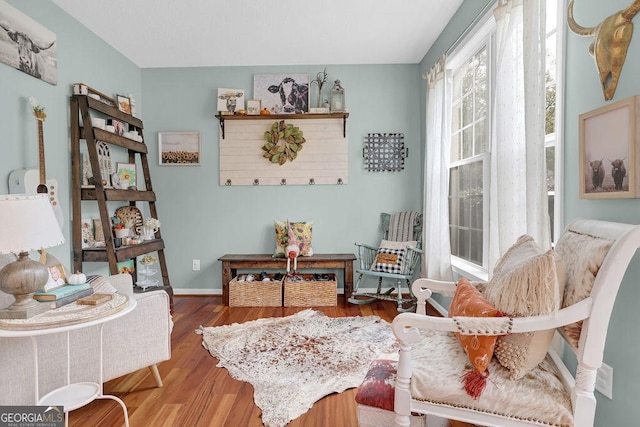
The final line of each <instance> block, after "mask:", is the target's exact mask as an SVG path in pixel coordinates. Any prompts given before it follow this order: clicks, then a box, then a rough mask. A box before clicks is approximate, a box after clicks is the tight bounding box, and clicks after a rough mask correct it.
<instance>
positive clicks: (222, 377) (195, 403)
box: [69, 296, 432, 427]
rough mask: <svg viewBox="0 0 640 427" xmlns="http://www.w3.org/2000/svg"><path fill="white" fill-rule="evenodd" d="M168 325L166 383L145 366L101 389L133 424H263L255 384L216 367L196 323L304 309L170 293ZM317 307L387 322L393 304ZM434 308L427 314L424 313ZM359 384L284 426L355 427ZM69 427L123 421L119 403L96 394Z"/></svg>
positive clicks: (106, 426)
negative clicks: (246, 304) (170, 325)
mask: <svg viewBox="0 0 640 427" xmlns="http://www.w3.org/2000/svg"><path fill="white" fill-rule="evenodd" d="M173 310H174V312H173V321H174V327H173V332H172V355H171V360H168V361H166V362H163V363H161V364H160V365H159V370H160V375H161V376H162V380H163V382H164V387H162V388H157V387H156V386H155V382H154V380H153V376H152V374H151V372H150V371H149V370H148V369H143V370H140V371H137V372H134V373H132V374H130V375H126V376H124V377H121V378H117V379H115V380H112V381H109V382H108V383H106V384H105V386H104V392H105V394H113V395H115V396H118V397H119V398H121V399H122V400H123V401H124V403H125V405H126V406H127V408H128V411H129V424H130V426H131V427H143V426H144V427H147V426H153V427H156V426H167V427H168V426H171V427H173V426H176V427H177V426H180V427H200V426H203V427H204V426H211V427H222V426H227V427H244V426H247V427H254V426H262V425H263V424H262V421H261V418H260V410H259V409H258V407H256V406H255V404H254V403H253V387H252V386H251V385H249V384H248V383H245V382H240V381H236V380H234V379H232V378H231V377H230V376H229V374H228V373H227V370H226V369H223V368H217V367H216V364H217V359H215V358H213V357H212V356H211V355H210V354H209V352H208V351H207V350H205V349H204V348H203V347H202V345H201V342H202V336H200V335H197V334H196V333H195V332H194V331H195V330H196V328H198V326H200V325H203V326H220V325H226V324H231V323H234V322H237V323H242V322H246V321H249V320H255V319H259V318H263V317H284V316H289V315H291V314H294V313H297V312H298V311H301V310H304V308H289V307H275V308H262V307H255V308H237V307H234V308H229V307H227V306H224V305H222V298H221V297H202V296H197V297H196V296H174V307H173ZM317 310H319V311H322V312H324V313H325V314H326V315H327V316H331V317H344V316H368V315H377V316H379V317H380V318H382V319H384V320H387V321H389V322H390V321H392V320H393V318H394V317H395V316H396V315H397V310H396V304H395V303H393V302H390V301H377V302H375V303H372V304H369V305H360V306H358V305H353V304H349V303H345V302H344V299H343V298H342V297H341V296H340V297H339V298H338V306H336V307H319V308H317ZM430 314H432V313H430ZM356 392H357V389H351V390H347V391H345V392H343V393H340V394H332V395H329V396H326V397H325V398H323V399H321V400H319V401H318V402H316V403H315V404H314V405H313V407H312V408H311V409H310V410H309V411H308V412H307V413H305V414H303V415H302V416H300V417H299V418H297V419H295V420H293V421H291V422H290V423H289V424H288V427H303V426H304V427H316V426H317V427H325V426H336V427H338V426H340V427H342V426H344V427H351V426H353V427H356V426H357V425H358V421H357V418H356V405H355V400H354V399H355V395H356ZM69 421H70V425H71V426H74V427H98V426H104V427H112V426H121V425H124V419H123V414H122V408H121V407H120V405H118V404H117V403H116V402H115V401H113V400H106V399H105V400H97V401H94V402H92V403H90V404H89V405H87V406H85V407H83V408H80V409H77V410H75V411H72V412H71V413H70V417H69Z"/></svg>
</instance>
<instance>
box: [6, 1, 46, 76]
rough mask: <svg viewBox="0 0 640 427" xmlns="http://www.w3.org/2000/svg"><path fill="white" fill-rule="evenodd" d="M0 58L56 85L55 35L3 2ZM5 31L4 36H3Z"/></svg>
mask: <svg viewBox="0 0 640 427" xmlns="http://www.w3.org/2000/svg"><path fill="white" fill-rule="evenodd" d="M0 16H1V17H2V22H1V23H0V31H2V34H3V42H2V44H3V48H2V50H3V55H0V61H2V62H4V63H5V64H7V65H9V66H10V67H13V68H15V69H17V70H20V71H22V72H24V73H27V74H29V75H30V76H32V77H35V78H37V79H40V80H44V81H45V82H47V83H49V84H52V85H54V86H55V85H57V84H58V58H57V49H58V45H57V43H56V34H55V33H54V32H52V31H50V30H49V29H48V28H46V27H44V26H43V25H41V24H39V23H38V22H36V21H34V20H33V19H31V18H30V17H29V16H27V15H25V14H24V13H22V12H21V11H19V10H18V9H16V8H14V7H13V6H11V5H9V4H8V3H6V2H0ZM5 34H6V36H5Z"/></svg>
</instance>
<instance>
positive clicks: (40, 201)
mask: <svg viewBox="0 0 640 427" xmlns="http://www.w3.org/2000/svg"><path fill="white" fill-rule="evenodd" d="M62 243H64V236H63V235H62V231H61V230H60V226H59V225H58V221H57V220H56V216H55V213H54V212H53V208H52V207H51V203H50V202H49V196H48V195H47V194H33V195H27V194H9V195H0V254H9V253H16V254H18V260H17V261H14V262H12V263H10V264H8V265H6V266H5V267H4V268H3V269H2V270H0V289H1V290H2V291H4V292H6V293H8V294H11V295H13V296H14V297H15V299H16V300H15V302H14V303H13V304H11V305H10V306H9V307H7V308H4V309H2V310H0V319H28V318H29V317H32V316H34V315H36V314H38V313H42V312H43V311H46V310H47V308H48V307H47V304H41V303H39V302H38V301H36V300H35V299H33V293H34V292H35V291H37V290H39V289H42V288H43V287H44V285H45V283H47V280H48V278H49V271H48V270H47V267H46V266H45V265H44V264H42V263H40V262H38V261H34V260H32V259H30V258H29V251H32V250H38V249H45V248H50V247H52V246H58V245H61V244H62Z"/></svg>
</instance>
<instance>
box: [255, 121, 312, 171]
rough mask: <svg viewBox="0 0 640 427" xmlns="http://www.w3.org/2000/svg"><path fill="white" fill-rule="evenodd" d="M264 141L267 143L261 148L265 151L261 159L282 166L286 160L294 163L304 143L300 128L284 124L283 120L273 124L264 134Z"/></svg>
mask: <svg viewBox="0 0 640 427" xmlns="http://www.w3.org/2000/svg"><path fill="white" fill-rule="evenodd" d="M264 139H265V141H267V143H266V144H265V145H263V146H262V150H264V151H265V153H264V154H263V157H264V158H267V159H269V161H271V163H278V164H279V165H284V164H285V163H286V162H287V160H289V161H291V162H292V161H294V160H295V159H296V157H298V152H299V151H300V150H302V144H304V143H305V142H306V139H305V138H304V135H303V134H302V131H301V130H300V128H299V127H297V126H293V125H292V124H285V122H284V120H280V121H276V122H274V123H273V124H272V125H271V128H270V129H269V130H268V131H267V132H265V133H264ZM280 140H282V143H280Z"/></svg>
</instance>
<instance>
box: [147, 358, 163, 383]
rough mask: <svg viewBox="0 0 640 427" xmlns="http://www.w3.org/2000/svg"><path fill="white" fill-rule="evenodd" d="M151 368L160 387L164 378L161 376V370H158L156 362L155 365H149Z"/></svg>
mask: <svg viewBox="0 0 640 427" xmlns="http://www.w3.org/2000/svg"><path fill="white" fill-rule="evenodd" d="M149 370H150V371H151V373H152V374H153V379H155V380H156V385H157V386H158V387H162V378H161V377H160V371H158V365H156V364H155V363H154V364H153V365H149Z"/></svg>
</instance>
